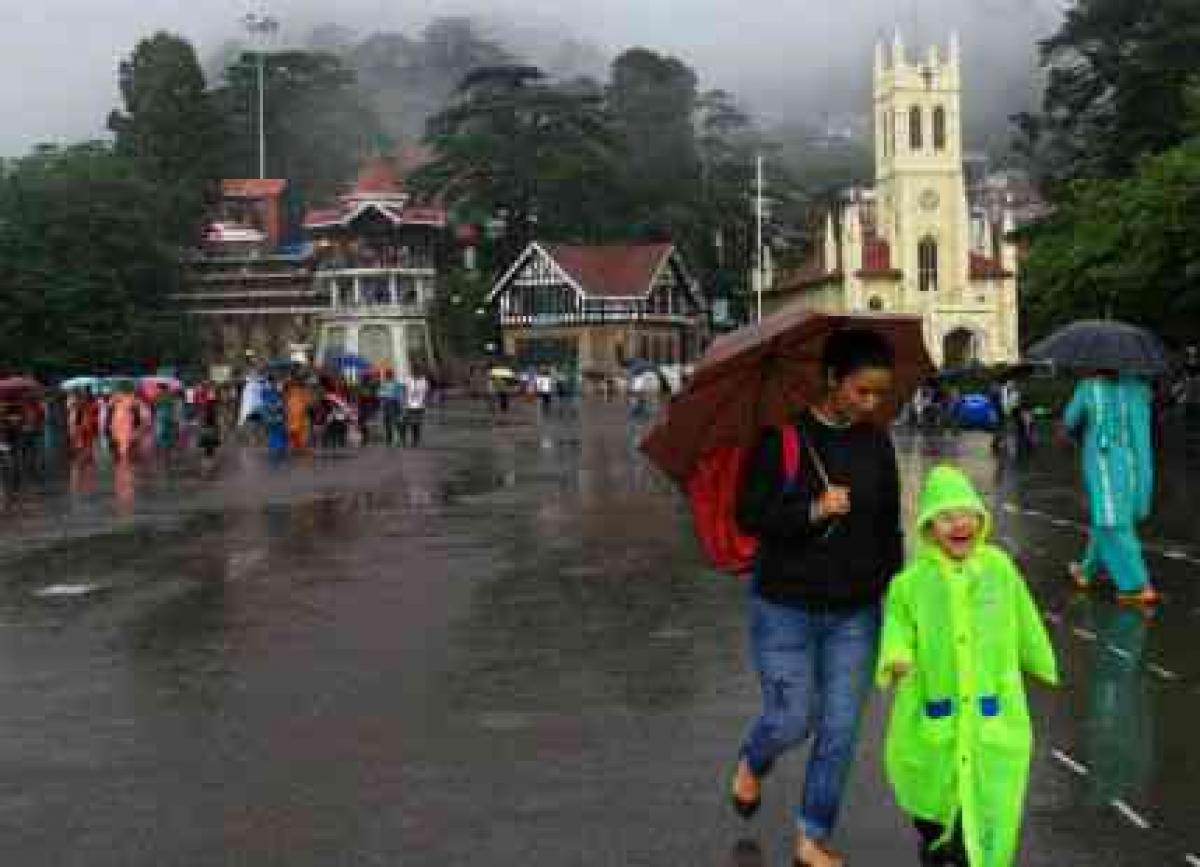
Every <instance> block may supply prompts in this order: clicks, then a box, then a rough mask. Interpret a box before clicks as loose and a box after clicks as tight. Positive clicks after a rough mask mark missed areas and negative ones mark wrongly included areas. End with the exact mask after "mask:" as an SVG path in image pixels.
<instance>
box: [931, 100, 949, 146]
mask: <svg viewBox="0 0 1200 867" xmlns="http://www.w3.org/2000/svg"><path fill="white" fill-rule="evenodd" d="M933 149H934V150H936V151H944V150H945V149H946V109H945V108H943V107H942V106H940V105H939V106H938V107H937V108H935V109H934V110H933Z"/></svg>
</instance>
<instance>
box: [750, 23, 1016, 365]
mask: <svg viewBox="0 0 1200 867" xmlns="http://www.w3.org/2000/svg"><path fill="white" fill-rule="evenodd" d="M961 103H962V77H961V62H960V52H959V47H958V42H957V39H955V38H952V39H951V43H950V46H949V52H948V54H947V56H945V57H943V56H942V55H941V52H940V50H939V49H938V48H937V47H936V46H935V47H932V48H930V49H929V50H928V52H927V53H926V54H925V56H924V58H922V59H919V60H913V61H911V62H910V61H909V59H908V58H907V56H906V53H905V49H904V45H903V43H902V41H901V39H900V37H899V35H897V37H896V39H895V42H894V43H893V45H892V48H891V52H890V57H889V56H887V52H885V50H884V48H883V46H882V45H879V46H877V47H876V56H875V74H874V112H873V116H874V131H875V179H876V180H875V185H874V187H873V188H869V189H853V190H849V191H847V192H846V193H845V194H844V195H843V196H842V197H841V200H840V202H839V203H838V206H837V207H836V208H835V209H834V210H833V211H832V212H831V213H829V214H828V216H827V218H826V221H825V226H824V237H823V241H822V243H820V244H819V245H818V246H817V250H816V251H815V253H814V255H813V256H812V257H811V259H810V260H809V261H808V263H807V264H806V265H805V266H804V267H803V268H801V269H799V270H797V271H793V272H791V273H780V274H778V275H776V277H775V279H774V280H772V281H771V282H770V283H769V284H768V285H770V286H771V289H770V290H769V291H768V293H767V296H766V298H765V299H764V300H765V302H766V306H767V308H768V310H769V309H771V308H772V307H775V306H778V305H780V304H783V303H787V302H792V301H794V300H795V299H796V298H798V297H799V298H802V299H804V303H805V304H806V305H807V306H811V307H812V308H813V309H816V310H822V311H827V312H869V311H885V312H893V313H907V314H915V315H919V316H921V317H922V320H923V322H924V330H925V339H926V343H927V345H928V347H929V351H930V355H931V356H932V357H933V359H934V360H935V361H936V362H937V363H938V364H939V365H941V366H944V367H957V366H962V365H969V364H975V363H980V364H1001V363H1006V362H1011V361H1015V360H1016V358H1017V357H1018V354H1019V351H1020V346H1019V333H1018V322H1017V248H1016V245H1015V244H1014V242H1013V241H1012V239H1011V232H1012V230H1013V228H1014V225H1013V216H1012V213H1011V209H1010V208H1008V207H1004V206H1002V207H1000V208H996V207H995V206H994V203H993V205H992V207H984V206H983V205H982V203H972V202H971V201H970V200H969V197H968V191H967V185H966V181H965V176H964V169H963V157H964V153H963V147H962V105H961Z"/></svg>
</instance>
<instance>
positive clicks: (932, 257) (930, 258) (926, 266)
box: [917, 238, 938, 292]
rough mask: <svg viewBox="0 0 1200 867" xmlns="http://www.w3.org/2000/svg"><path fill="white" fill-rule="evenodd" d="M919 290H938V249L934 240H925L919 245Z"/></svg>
mask: <svg viewBox="0 0 1200 867" xmlns="http://www.w3.org/2000/svg"><path fill="white" fill-rule="evenodd" d="M917 288H919V289H920V290H921V291H922V292H929V291H937V288H938V247H937V241H935V240H934V239H933V238H925V239H924V240H922V241H921V243H920V244H919V245H917Z"/></svg>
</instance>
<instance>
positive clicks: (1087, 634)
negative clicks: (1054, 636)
mask: <svg viewBox="0 0 1200 867" xmlns="http://www.w3.org/2000/svg"><path fill="white" fill-rule="evenodd" d="M1072 631H1073V632H1074V633H1075V634H1076V635H1078V636H1079V637H1080V638H1082V639H1083V640H1084V641H1095V640H1096V633H1094V632H1092V631H1091V630H1090V629H1084V628H1083V627H1082V626H1076V627H1075V629H1074V630H1072Z"/></svg>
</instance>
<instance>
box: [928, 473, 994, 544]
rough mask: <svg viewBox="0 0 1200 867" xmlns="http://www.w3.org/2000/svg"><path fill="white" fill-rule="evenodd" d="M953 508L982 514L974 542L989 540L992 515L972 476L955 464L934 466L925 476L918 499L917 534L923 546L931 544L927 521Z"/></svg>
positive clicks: (980, 542)
mask: <svg viewBox="0 0 1200 867" xmlns="http://www.w3.org/2000/svg"><path fill="white" fill-rule="evenodd" d="M954 509H967V510H969V511H972V512H975V513H977V514H978V515H979V516H980V517H981V518H983V530H982V531H981V532H980V534H979V539H978V540H977V541H976V543H975V544H976V546H978V545H980V544H982V543H984V542H986V541H987V540H988V538H989V537H990V536H991V533H992V515H991V513H990V512H989V511H988V509H987V506H985V505H984V504H983V499H982V498H981V497H980V496H979V492H978V491H976V490H975V486H974V485H972V484H971V480H970V479H968V478H967V475H966V473H964V472H963V471H962V470H960V469H958V467H952V466H950V465H949V464H942V465H940V466H936V467H934V468H933V469H932V470H930V472H929V475H928V476H926V477H925V485H924V487H922V488H921V496H920V497H919V498H918V499H917V538H918V539H919V545H920V547H921V548H922V549H929V548H933V547H934V546H933V543H932V542H930V541H929V538H928V536H927V532H926V531H927V529H928V527H929V522H930V521H932V520H933V519H934V517H936V516H937V514H938V513H939V512H948V511H951V510H954Z"/></svg>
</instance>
